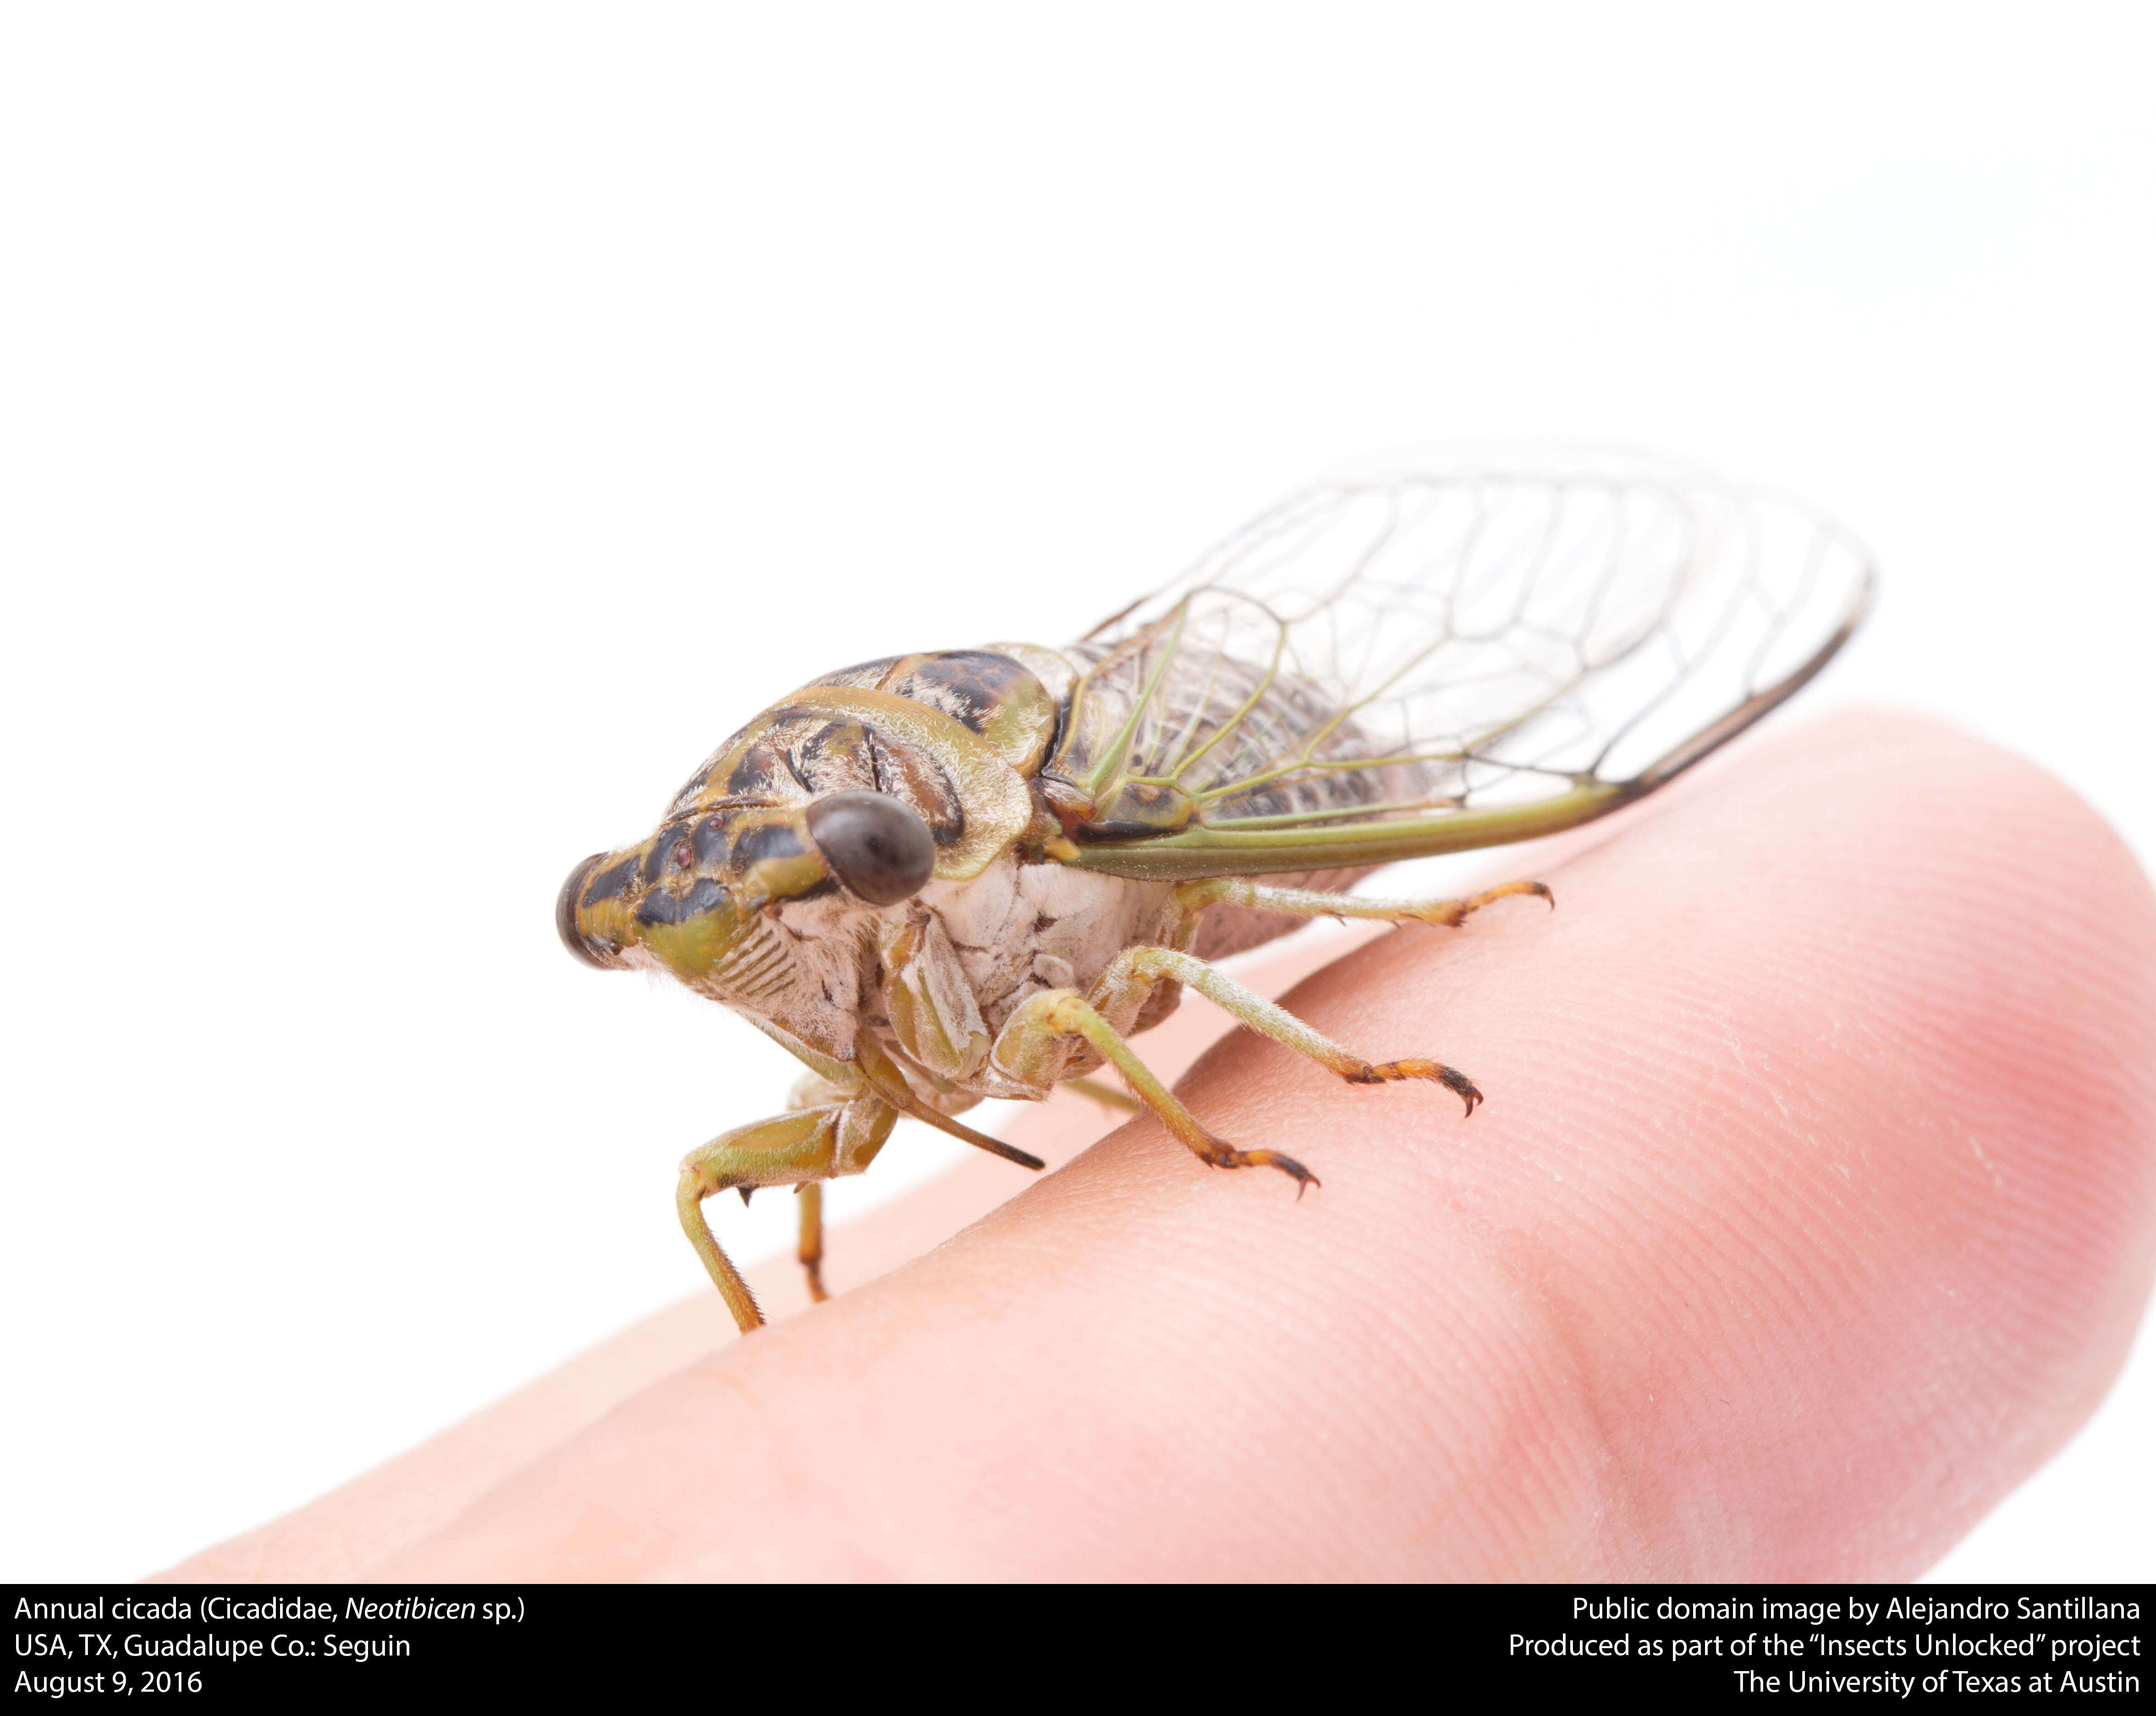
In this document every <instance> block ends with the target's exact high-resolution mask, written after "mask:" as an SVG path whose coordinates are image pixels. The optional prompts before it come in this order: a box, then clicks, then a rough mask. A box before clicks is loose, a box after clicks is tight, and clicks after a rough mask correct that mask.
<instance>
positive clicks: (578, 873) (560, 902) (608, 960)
mask: <svg viewBox="0 0 2156 1716" xmlns="http://www.w3.org/2000/svg"><path fill="white" fill-rule="evenodd" d="M605 861H606V854H605V853H603V852H594V853H593V854H592V855H591V856H590V857H588V858H587V859H585V860H584V861H583V863H582V864H579V865H578V866H577V867H576V868H575V869H574V870H572V871H570V872H569V879H568V880H567V881H565V882H563V883H562V891H561V893H560V894H559V895H557V897H556V898H555V901H554V928H555V930H556V932H557V933H558V934H559V935H560V936H561V938H562V946H563V947H565V948H567V949H568V950H569V951H570V952H571V953H574V954H575V955H576V956H577V958H579V959H581V960H583V962H584V963H585V964H587V965H596V966H597V967H598V968H599V969H600V970H601V971H613V970H615V969H616V968H619V966H620V964H621V961H620V960H619V959H617V958H612V957H611V956H609V955H607V954H604V953H601V952H600V950H599V949H598V948H595V947H593V945H592V943H590V942H588V941H587V940H586V939H585V938H584V933H583V931H582V930H580V929H578V928H577V906H578V905H579V904H580V903H581V902H582V901H583V896H584V885H585V884H586V883H587V882H588V881H590V880H591V878H592V872H593V871H594V870H597V869H598V867H599V866H600V865H602V864H603V863H604V862H605Z"/></svg>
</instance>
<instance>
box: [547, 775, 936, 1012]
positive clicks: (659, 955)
mask: <svg viewBox="0 0 2156 1716" xmlns="http://www.w3.org/2000/svg"><path fill="white" fill-rule="evenodd" d="M935 858H936V843H935V839H934V837H933V836H932V835H931V834H930V832H929V830H928V825H927V824H926V823H925V822H923V821H922V820H921V816H920V814H918V813H917V812H916V811H915V810H914V809H912V807H911V805H909V804H906V803H904V802H903V801H902V800H900V799H894V798H890V797H887V796H885V795H884V794H876V793H863V792H843V793H836V794H831V795H829V796H828V797H825V798H822V799H815V800H813V801H811V802H810V803H808V804H806V805H800V804H795V805H753V806H737V807H735V808H732V809H717V810H710V811H706V812H705V813H703V814H700V815H697V816H695V817H690V818H685V819H680V820H677V821H671V822H668V823H665V824H662V825H660V828H659V829H658V830H656V831H655V832H654V834H652V835H650V837H649V839H646V840H641V841H639V842H638V843H637V844H636V845H633V846H629V847H627V848H624V849H623V850H619V851H615V852H596V853H593V855H592V856H590V857H589V858H587V859H585V860H584V861H583V863H581V864H579V865H578V866H577V867H576V868H575V869H574V870H573V871H571V872H570V873H569V878H568V880H567V881H566V882H565V883H564V884H563V885H562V891H561V895H560V897H559V898H558V900H557V902H556V906H555V927H556V928H557V930H558V931H559V932H560V934H561V938H562V944H563V945H564V946H565V947H567V948H568V949H569V951H570V952H571V953H574V954H575V955H576V956H577V958H580V959H582V960H583V961H584V962H585V963H588V964H590V965H593V966H597V967H598V968H601V969H603V970H605V969H619V968H625V967H627V966H629V965H630V964H632V963H644V962H643V961H640V960H639V959H638V958H636V957H635V956H636V954H637V953H639V951H640V952H641V953H643V954H644V955H646V956H648V958H649V962H651V963H655V964H656V965H657V966H659V967H660V968H663V969H664V970H665V971H667V972H669V973H670V974H672V975H673V976H675V977H677V978H679V979H680V980H681V981H682V982H684V983H686V984H690V985H692V986H694V987H699V988H704V987H708V988H711V989H716V990H719V991H724V992H728V993H729V994H731V993H738V994H742V995H743V996H744V997H747V998H753V997H755V996H756V995H757V994H759V993H760V992H762V990H763V989H765V988H767V986H768V985H767V982H766V981H765V979H767V977H768V975H769V973H768V971H767V967H768V966H770V965H771V964H772V963H773V958H774V957H775V956H774V955H773V953H772V951H771V949H772V948H773V945H774V943H773V939H772V938H771V937H770V936H769V934H768V932H767V929H766V927H765V924H764V918H763V914H764V913H765V912H767V910H768V908H771V907H774V906H777V905H780V904H783V903H786V902H803V903H805V902H811V901H815V900H819V899H823V898H827V897H832V896H834V895H841V894H843V895H844V896H847V897H850V899H852V900H853V901H855V902H860V903H862V904H865V905H868V906H873V907H886V906H892V905H896V904H897V903H899V902H901V901H903V900H906V899H909V898H911V897H912V896H913V895H915V894H916V893H918V892H919V891H921V887H922V886H923V885H925V884H926V883H927V881H928V879H929V876H930V872H931V871H932V868H933V866H934V864H935Z"/></svg>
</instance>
